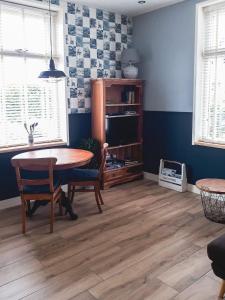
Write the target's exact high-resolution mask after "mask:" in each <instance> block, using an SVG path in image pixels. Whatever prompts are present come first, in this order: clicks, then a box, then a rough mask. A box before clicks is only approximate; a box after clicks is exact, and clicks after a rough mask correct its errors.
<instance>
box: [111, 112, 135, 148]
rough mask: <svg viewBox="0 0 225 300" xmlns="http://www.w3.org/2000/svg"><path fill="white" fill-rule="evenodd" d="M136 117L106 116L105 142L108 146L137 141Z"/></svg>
mask: <svg viewBox="0 0 225 300" xmlns="http://www.w3.org/2000/svg"><path fill="white" fill-rule="evenodd" d="M137 122H138V119H137V118H136V117H125V118H106V142H107V143H109V145H110V146H117V145H125V144H130V143H135V142H137V138H138V136H137V128H138V126H137V125H138V124H137Z"/></svg>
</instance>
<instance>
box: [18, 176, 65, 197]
mask: <svg viewBox="0 0 225 300" xmlns="http://www.w3.org/2000/svg"><path fill="white" fill-rule="evenodd" d="M53 184H54V191H55V190H56V189H57V188H58V187H59V186H60V180H59V179H58V178H54V182H53ZM23 193H24V194H50V193H51V192H50V187H49V184H47V185H28V186H24V188H23Z"/></svg>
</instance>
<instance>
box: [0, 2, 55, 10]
mask: <svg viewBox="0 0 225 300" xmlns="http://www.w3.org/2000/svg"><path fill="white" fill-rule="evenodd" d="M1 2H4V3H7V4H15V5H19V6H23V7H29V8H36V9H40V10H44V11H49V9H48V7H46V8H43V7H38V6H32V5H28V4H23V3H18V2H14V1H7V0H0V3H1ZM51 11H52V10H51ZM52 12H55V11H54V10H53V11H52Z"/></svg>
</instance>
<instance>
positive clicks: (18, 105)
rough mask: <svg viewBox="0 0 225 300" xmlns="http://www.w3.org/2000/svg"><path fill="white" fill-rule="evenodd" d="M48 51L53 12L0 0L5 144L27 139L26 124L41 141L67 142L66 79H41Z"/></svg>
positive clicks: (0, 120)
mask: <svg viewBox="0 0 225 300" xmlns="http://www.w3.org/2000/svg"><path fill="white" fill-rule="evenodd" d="M53 28H55V26H53ZM54 35H55V33H53V36H54ZM49 54H50V46H49V17H48V13H47V12H45V11H43V10H37V9H33V8H31V9H28V8H25V7H21V6H14V5H12V6H11V5H6V4H2V3H0V116H1V117H0V133H1V134H0V148H3V147H10V146H16V145H24V144H27V132H26V131H25V128H24V123H27V124H28V126H29V125H30V124H32V123H34V122H38V126H37V128H36V131H35V134H34V138H35V141H36V142H54V141H66V136H67V134H66V126H67V124H66V107H65V95H64V91H65V89H64V83H63V82H61V83H59V82H52V83H46V82H44V81H42V80H40V79H38V78H37V77H38V75H39V73H40V72H41V71H42V70H45V69H48V61H49ZM54 58H55V59H56V60H57V57H54ZM63 99H64V100H63Z"/></svg>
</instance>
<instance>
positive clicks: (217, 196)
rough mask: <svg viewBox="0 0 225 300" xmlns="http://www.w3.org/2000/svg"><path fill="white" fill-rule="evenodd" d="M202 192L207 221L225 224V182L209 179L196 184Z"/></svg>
mask: <svg viewBox="0 0 225 300" xmlns="http://www.w3.org/2000/svg"><path fill="white" fill-rule="evenodd" d="M196 187H197V188H199V189H200V191H201V200H202V206H203V209H204V214H205V216H206V218H207V219H209V220H211V221H213V222H216V223H223V224H225V180H224V179H214V178H207V179H201V180H198V181H197V182H196Z"/></svg>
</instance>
